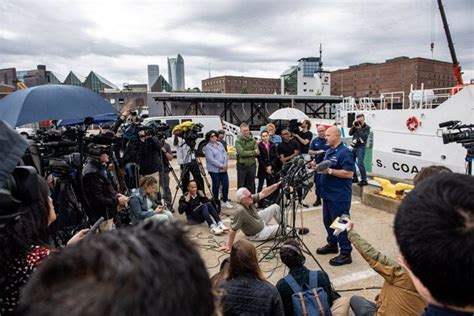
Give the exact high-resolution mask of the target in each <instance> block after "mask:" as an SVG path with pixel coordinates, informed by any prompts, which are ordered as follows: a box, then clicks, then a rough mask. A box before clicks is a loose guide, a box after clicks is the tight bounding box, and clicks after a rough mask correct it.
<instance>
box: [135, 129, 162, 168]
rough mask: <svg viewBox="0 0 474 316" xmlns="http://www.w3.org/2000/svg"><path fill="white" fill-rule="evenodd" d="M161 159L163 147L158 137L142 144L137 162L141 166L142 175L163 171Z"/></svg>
mask: <svg viewBox="0 0 474 316" xmlns="http://www.w3.org/2000/svg"><path fill="white" fill-rule="evenodd" d="M161 159H162V157H161V145H160V142H159V140H158V138H156V137H150V138H148V139H146V140H145V141H144V142H140V147H139V149H138V159H137V162H138V164H139V165H140V173H141V174H143V175H148V174H152V173H155V172H157V171H159V172H162V171H163V164H162V160H161Z"/></svg>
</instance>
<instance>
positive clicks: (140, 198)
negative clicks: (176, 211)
mask: <svg viewBox="0 0 474 316" xmlns="http://www.w3.org/2000/svg"><path fill="white" fill-rule="evenodd" d="M158 195H159V192H158V181H156V178H155V177H153V176H145V177H143V178H141V180H140V188H139V189H138V190H136V191H135V192H134V193H133V194H132V196H131V197H130V200H129V202H128V203H129V205H130V219H131V221H132V224H138V223H139V222H141V221H143V220H156V221H159V222H164V223H169V222H172V221H173V213H171V212H170V211H168V210H165V209H164V208H163V206H161V205H158V204H159V203H158V202H160V201H159V199H158Z"/></svg>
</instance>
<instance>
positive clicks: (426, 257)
mask: <svg viewBox="0 0 474 316" xmlns="http://www.w3.org/2000/svg"><path fill="white" fill-rule="evenodd" d="M394 230H395V237H396V239H397V243H398V246H399V248H400V252H401V254H402V258H401V263H402V264H403V265H404V267H405V269H407V270H408V272H409V274H410V277H411V279H412V281H413V283H414V285H415V287H416V289H417V290H418V293H420V294H421V296H423V297H424V298H425V299H426V300H427V301H428V303H429V305H428V307H427V309H426V310H425V312H424V313H423V315H424V316H430V315H437V316H438V315H471V316H472V315H473V313H474V295H473V293H474V177H472V176H469V175H461V174H454V173H452V174H449V173H446V174H444V173H443V174H439V175H436V176H433V177H431V178H429V179H425V180H423V181H421V182H420V183H419V185H417V187H416V188H415V189H414V190H412V191H411V192H410V193H408V194H407V196H406V197H405V198H404V199H403V200H402V203H401V204H400V207H399V208H398V212H397V214H396V216H395V226H394Z"/></svg>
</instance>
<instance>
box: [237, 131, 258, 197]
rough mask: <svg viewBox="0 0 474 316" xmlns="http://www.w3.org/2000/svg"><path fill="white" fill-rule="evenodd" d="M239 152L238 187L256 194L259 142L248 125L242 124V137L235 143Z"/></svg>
mask: <svg viewBox="0 0 474 316" xmlns="http://www.w3.org/2000/svg"><path fill="white" fill-rule="evenodd" d="M235 149H236V151H237V187H238V188H243V187H245V188H247V189H248V190H249V191H250V193H252V194H255V174H256V171H257V162H256V160H255V157H256V156H258V154H259V152H258V147H257V142H256V141H255V139H254V138H253V137H252V134H251V133H250V128H249V126H248V125H247V124H246V123H242V124H240V136H239V137H238V138H237V140H236V142H235Z"/></svg>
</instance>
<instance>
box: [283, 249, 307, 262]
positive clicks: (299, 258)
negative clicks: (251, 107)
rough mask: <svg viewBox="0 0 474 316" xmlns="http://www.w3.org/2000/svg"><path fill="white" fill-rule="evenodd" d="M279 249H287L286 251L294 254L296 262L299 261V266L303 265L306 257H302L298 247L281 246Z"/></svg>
mask: <svg viewBox="0 0 474 316" xmlns="http://www.w3.org/2000/svg"><path fill="white" fill-rule="evenodd" d="M280 249H288V250H290V251H292V252H293V253H295V254H296V256H297V258H298V260H300V261H301V265H304V264H305V262H306V257H305V256H304V255H303V252H302V251H301V249H300V248H299V247H296V246H293V245H283V246H281V248H280Z"/></svg>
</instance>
